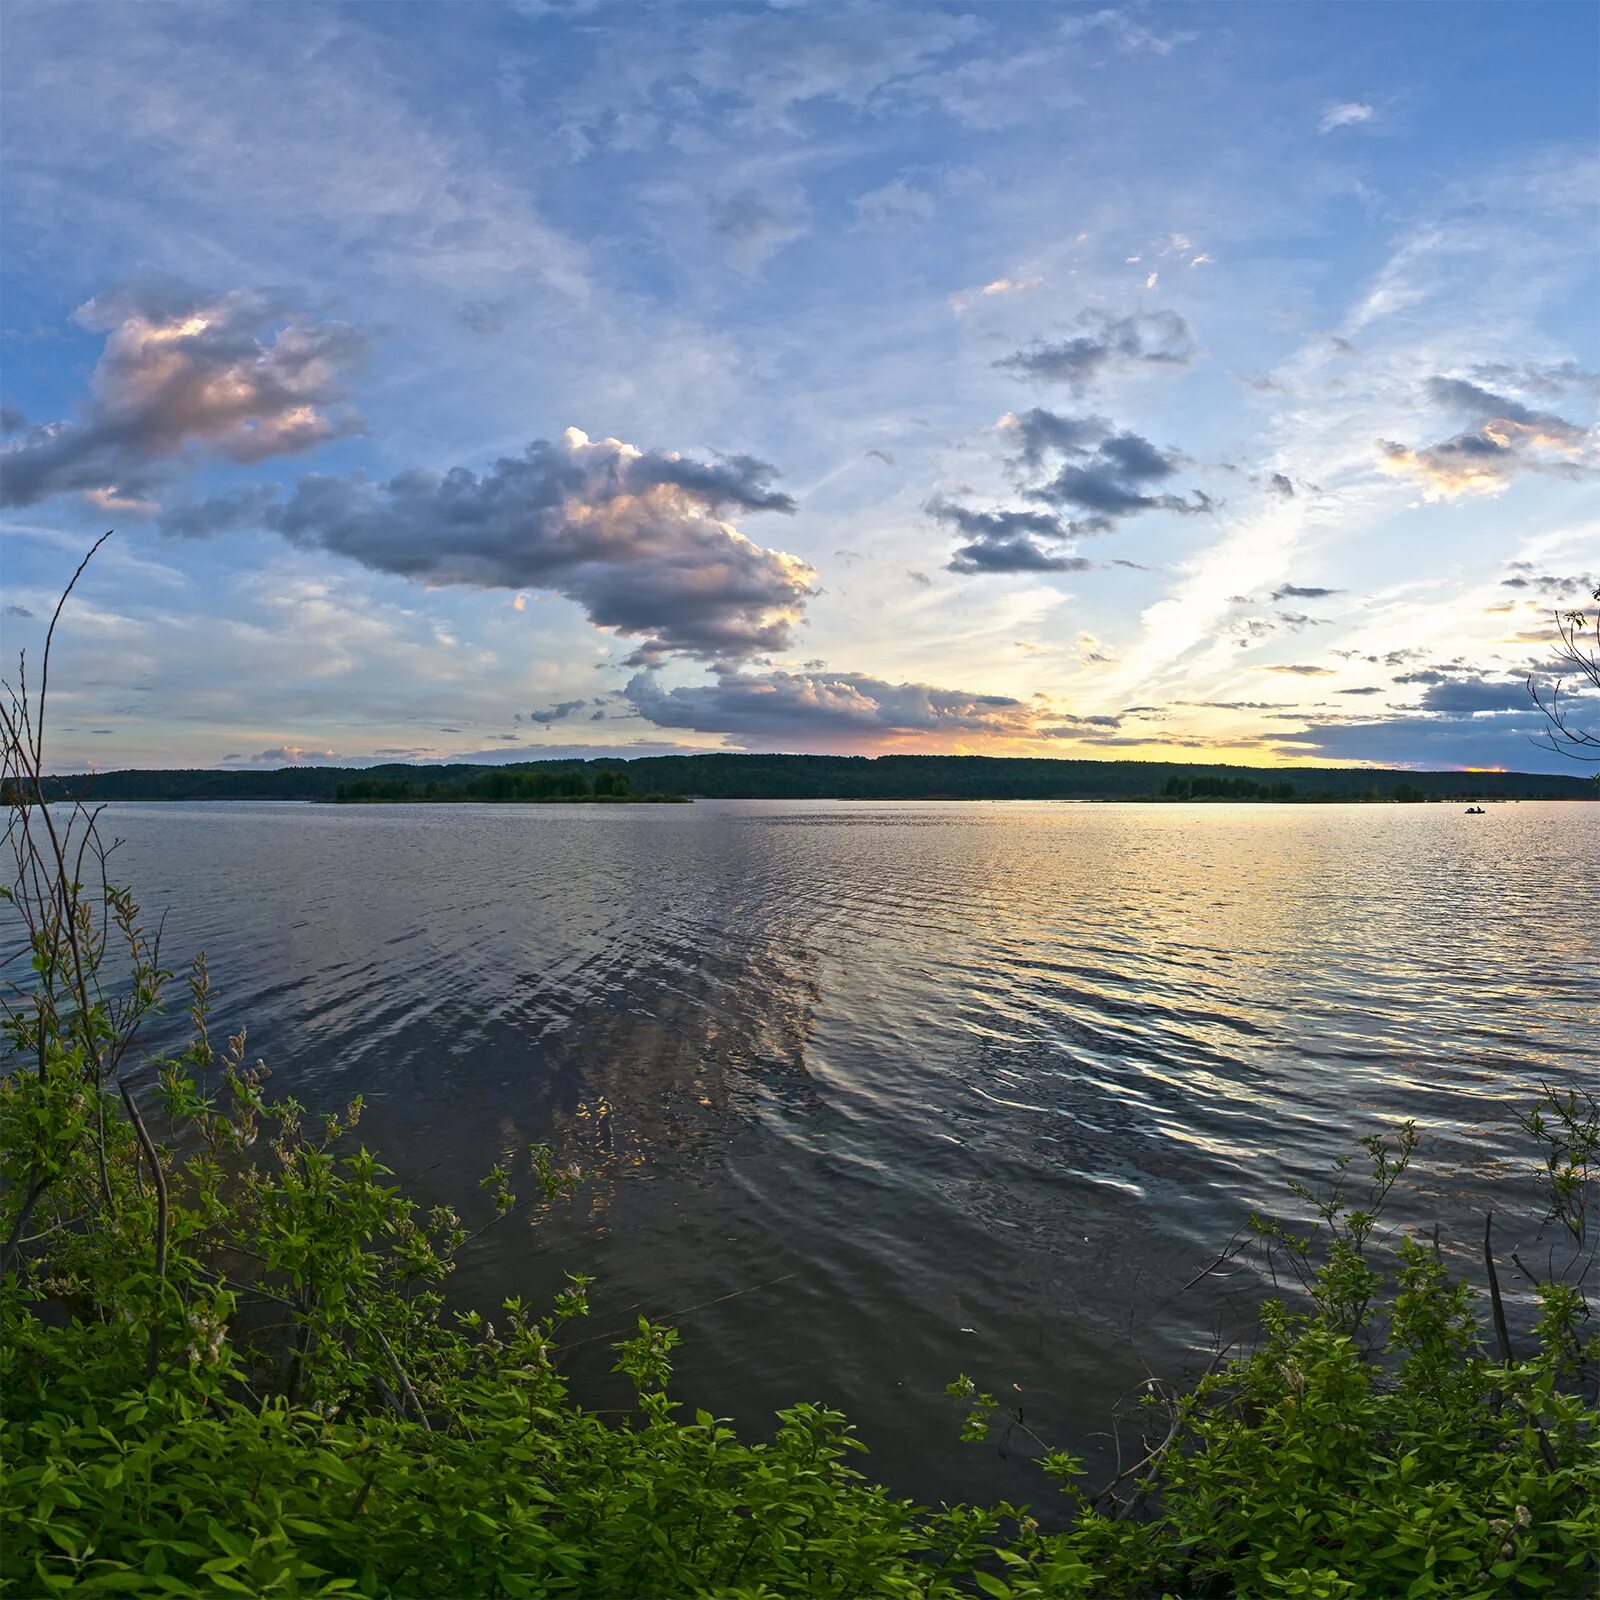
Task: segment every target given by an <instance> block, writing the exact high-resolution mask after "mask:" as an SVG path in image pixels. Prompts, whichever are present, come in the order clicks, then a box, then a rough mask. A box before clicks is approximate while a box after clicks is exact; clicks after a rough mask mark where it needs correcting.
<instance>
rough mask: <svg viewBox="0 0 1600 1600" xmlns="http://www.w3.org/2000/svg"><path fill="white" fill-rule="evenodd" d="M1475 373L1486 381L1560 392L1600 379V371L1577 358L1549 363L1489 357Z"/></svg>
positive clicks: (1553, 392)
mask: <svg viewBox="0 0 1600 1600" xmlns="http://www.w3.org/2000/svg"><path fill="white" fill-rule="evenodd" d="M1472 376H1473V377H1474V378H1477V379H1478V380H1479V381H1480V382H1482V383H1499V384H1509V385H1510V386H1511V387H1512V388H1513V389H1522V390H1524V391H1526V392H1528V393H1531V394H1560V393H1562V392H1563V391H1564V390H1567V389H1574V388H1592V387H1593V386H1594V385H1595V384H1596V383H1600V372H1589V371H1586V370H1585V369H1584V368H1582V367H1580V366H1579V365H1578V363H1577V362H1576V361H1558V362H1555V363H1553V364H1552V365H1550V366H1547V367H1540V366H1535V365H1532V364H1523V365H1520V366H1519V365H1514V364H1512V363H1511V362H1507V361H1486V362H1483V363H1481V364H1480V365H1478V366H1476V367H1474V368H1473V369H1472Z"/></svg>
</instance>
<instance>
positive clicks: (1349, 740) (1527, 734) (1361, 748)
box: [1280, 689, 1572, 772]
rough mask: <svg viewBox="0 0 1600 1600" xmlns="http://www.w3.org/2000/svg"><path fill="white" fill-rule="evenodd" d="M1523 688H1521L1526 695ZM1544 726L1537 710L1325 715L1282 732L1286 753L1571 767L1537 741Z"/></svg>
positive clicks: (1423, 763) (1536, 768) (1403, 762)
mask: <svg viewBox="0 0 1600 1600" xmlns="http://www.w3.org/2000/svg"><path fill="white" fill-rule="evenodd" d="M1526 692H1527V691H1526V689H1524V691H1523V693H1524V694H1526ZM1548 733H1549V726H1548V724H1547V723H1546V722H1545V721H1544V719H1543V718H1542V717H1541V716H1539V715H1538V713H1537V712H1534V711H1532V710H1531V708H1530V709H1529V710H1527V711H1523V710H1520V709H1519V710H1517V711H1507V712H1502V713H1500V714H1498V715H1495V716H1440V715H1437V714H1434V715H1417V716H1399V717H1388V718H1384V719H1382V720H1374V721H1365V722H1363V721H1354V722H1349V721H1339V722H1335V721H1332V720H1325V721H1321V722H1314V723H1311V724H1309V725H1308V726H1307V727H1305V728H1304V729H1302V730H1300V731H1298V732H1295V733H1290V734H1285V735H1283V736H1282V738H1281V740H1280V743H1281V744H1282V746H1283V753H1284V754H1285V755H1290V756H1295V757H1301V758H1304V757H1307V756H1318V757H1322V758H1323V759H1327V760H1334V761H1379V762H1383V763H1385V764H1388V765H1394V766H1413V767H1429V768H1432V767H1445V768H1449V767H1505V768H1508V769H1509V770H1511V771H1514V772H1515V771H1521V772H1570V771H1571V770H1572V768H1571V764H1570V763H1568V762H1563V761H1561V760H1560V759H1559V758H1555V757H1553V756H1552V755H1551V753H1550V750H1549V747H1548V746H1547V745H1545V744H1543V743H1542V740H1543V739H1544V738H1545V737H1546V736H1547V735H1548Z"/></svg>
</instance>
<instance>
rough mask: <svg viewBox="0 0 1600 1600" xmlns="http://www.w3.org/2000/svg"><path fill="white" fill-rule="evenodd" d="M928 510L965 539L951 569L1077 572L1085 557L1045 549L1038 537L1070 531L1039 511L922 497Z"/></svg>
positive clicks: (1057, 536) (1058, 536) (1062, 535)
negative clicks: (998, 508)
mask: <svg viewBox="0 0 1600 1600" xmlns="http://www.w3.org/2000/svg"><path fill="white" fill-rule="evenodd" d="M928 515H929V516H931V517H932V518H933V519H934V520H935V521H936V522H943V523H945V524H947V525H948V526H950V527H952V528H954V529H955V530H956V531H957V532H958V533H960V534H961V535H962V536H963V537H964V538H966V539H967V541H968V542H967V543H966V544H964V545H961V546H959V547H958V548H957V549H956V550H955V551H954V553H953V554H952V555H951V557H950V561H949V568H950V570H951V571H952V572H966V573H974V572H1082V571H1083V570H1084V569H1085V568H1087V567H1090V566H1092V565H1093V563H1092V562H1091V561H1090V560H1089V559H1088V558H1087V557H1086V556H1080V555H1073V554H1071V553H1069V552H1064V551H1060V550H1051V549H1049V548H1047V544H1046V543H1045V542H1041V541H1059V540H1063V539H1068V538H1070V537H1071V535H1072V529H1071V528H1070V526H1066V525H1063V524H1062V522H1061V521H1060V519H1059V518H1057V517H1053V516H1051V515H1049V513H1047V512H1043V511H973V510H971V509H970V508H968V507H967V506H962V505H957V504H956V503H955V502H954V501H952V500H945V499H935V500H930V501H929V502H928Z"/></svg>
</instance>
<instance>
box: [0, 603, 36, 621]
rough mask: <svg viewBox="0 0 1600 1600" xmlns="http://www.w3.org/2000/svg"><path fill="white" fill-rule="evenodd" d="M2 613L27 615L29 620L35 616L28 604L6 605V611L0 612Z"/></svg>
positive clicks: (12, 615)
mask: <svg viewBox="0 0 1600 1600" xmlns="http://www.w3.org/2000/svg"><path fill="white" fill-rule="evenodd" d="M0 615H3V616H7V617H25V618H28V619H29V620H31V619H32V617H33V613H32V612H31V611H30V610H29V609H28V608H27V607H26V606H6V607H5V609H4V611H3V612H0Z"/></svg>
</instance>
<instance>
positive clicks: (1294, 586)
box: [1272, 583, 1344, 600]
mask: <svg viewBox="0 0 1600 1600" xmlns="http://www.w3.org/2000/svg"><path fill="white" fill-rule="evenodd" d="M1343 593H1344V590H1343V589H1319V588H1315V587H1313V586H1312V585H1309V584H1301V583H1286V584H1284V586H1283V587H1282V588H1281V589H1274V590H1273V591H1272V598H1273V599H1274V600H1325V599H1327V597H1328V596H1329V595H1330V594H1343Z"/></svg>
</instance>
